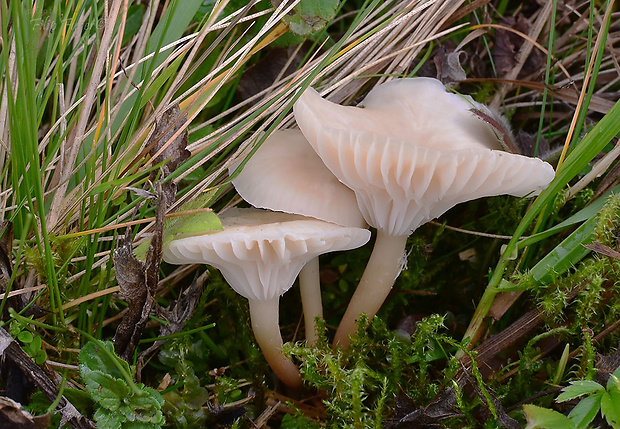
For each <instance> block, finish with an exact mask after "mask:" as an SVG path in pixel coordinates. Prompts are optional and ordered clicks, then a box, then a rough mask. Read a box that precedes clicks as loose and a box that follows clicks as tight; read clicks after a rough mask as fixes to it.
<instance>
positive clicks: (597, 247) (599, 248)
mask: <svg viewBox="0 0 620 429" xmlns="http://www.w3.org/2000/svg"><path fill="white" fill-rule="evenodd" d="M583 247H585V248H586V249H590V250H594V251H595V252H597V253H600V254H601V255H605V256H609V257H610V258H614V259H620V252H618V251H617V250H614V249H612V248H611V247H609V246H605V245H604V244H601V243H597V242H594V243H592V244H583Z"/></svg>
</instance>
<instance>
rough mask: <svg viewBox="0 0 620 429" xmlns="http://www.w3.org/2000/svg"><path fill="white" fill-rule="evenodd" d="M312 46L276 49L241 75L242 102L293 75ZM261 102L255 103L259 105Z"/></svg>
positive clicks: (240, 95)
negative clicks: (279, 80) (281, 79)
mask: <svg viewBox="0 0 620 429" xmlns="http://www.w3.org/2000/svg"><path fill="white" fill-rule="evenodd" d="M310 46H311V45H310V44H304V45H302V46H301V47H298V46H293V45H292V46H289V47H288V48H274V49H272V50H270V51H269V53H268V54H267V55H266V56H265V57H264V58H263V59H261V60H260V61H259V62H258V63H256V64H254V65H253V66H252V67H249V68H247V69H246V70H245V71H244V72H243V74H242V75H241V79H240V80H239V84H238V85H237V94H238V95H239V98H241V99H242V100H247V99H249V98H252V97H253V96H255V95H256V94H258V93H260V92H262V91H264V90H265V89H267V88H269V87H270V86H271V85H273V83H274V82H275V81H276V79H278V77H285V76H287V75H289V74H291V73H293V72H294V71H295V70H297V68H298V67H299V65H300V64H301V62H302V61H303V59H304V56H305V55H306V53H307V52H308V50H309V47H310ZM258 101H259V100H256V101H254V103H257V102H258Z"/></svg>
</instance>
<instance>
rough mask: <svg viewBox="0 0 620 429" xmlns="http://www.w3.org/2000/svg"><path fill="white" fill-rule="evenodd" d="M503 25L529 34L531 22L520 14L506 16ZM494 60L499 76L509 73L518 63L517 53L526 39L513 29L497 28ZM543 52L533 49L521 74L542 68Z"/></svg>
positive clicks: (494, 39) (494, 40)
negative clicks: (512, 30)
mask: <svg viewBox="0 0 620 429" xmlns="http://www.w3.org/2000/svg"><path fill="white" fill-rule="evenodd" d="M500 24H501V25H504V26H506V27H509V28H512V29H514V30H517V31H520V32H521V33H524V34H528V32H529V27H530V24H529V22H528V20H527V19H526V18H525V16H523V14H519V15H518V17H517V18H515V17H514V16H508V17H506V18H504V19H503V20H502V21H501V22H500ZM493 42H494V43H493V61H494V62H495V70H496V71H497V74H498V75H499V76H504V75H506V74H508V73H509V72H510V71H511V70H512V69H513V68H514V67H515V65H516V64H517V61H518V59H517V54H518V53H519V50H520V49H521V46H522V45H523V43H524V39H523V38H522V37H521V36H520V35H518V34H515V33H513V32H511V31H508V30H502V29H497V30H496V31H495V37H494V38H493ZM543 59H544V57H543V54H542V53H541V52H540V51H538V50H533V51H532V53H531V54H530V55H529V57H528V58H527V60H526V61H525V64H524V65H523V69H522V70H521V72H520V73H519V75H528V74H531V73H533V72H536V71H538V70H540V68H541V66H542V61H543Z"/></svg>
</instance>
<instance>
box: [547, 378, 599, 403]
mask: <svg viewBox="0 0 620 429" xmlns="http://www.w3.org/2000/svg"><path fill="white" fill-rule="evenodd" d="M603 391H605V388H604V387H603V386H601V385H600V384H598V383H597V382H596V381H592V380H583V381H575V382H572V383H571V384H570V386H568V387H565V388H564V389H562V393H561V394H560V395H559V396H558V397H557V399H556V401H558V402H564V401H569V400H571V399H575V398H578V397H580V396H583V395H591V394H594V393H602V392H603Z"/></svg>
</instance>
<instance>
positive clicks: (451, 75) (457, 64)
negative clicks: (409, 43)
mask: <svg viewBox="0 0 620 429" xmlns="http://www.w3.org/2000/svg"><path fill="white" fill-rule="evenodd" d="M466 56H467V54H466V53H465V52H464V51H454V50H449V49H447V48H445V47H444V46H440V47H439V48H438V49H437V52H436V54H435V56H434V57H433V62H434V63H435V67H437V79H439V80H440V81H441V82H443V83H444V84H447V83H453V82H461V81H463V80H465V79H466V78H467V75H466V74H465V70H464V69H463V66H461V60H462V59H464V57H466Z"/></svg>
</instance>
